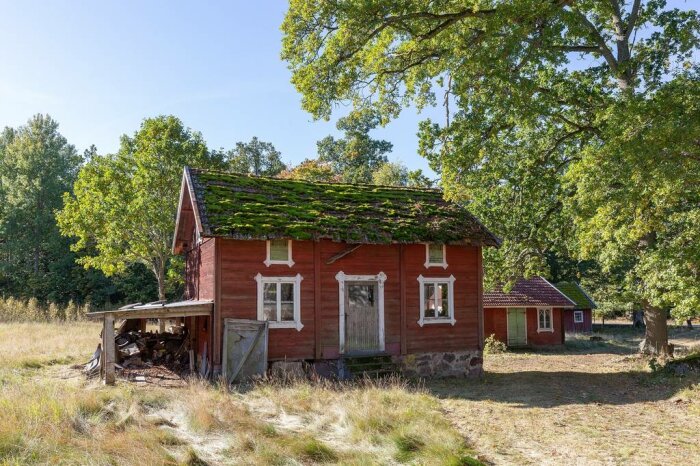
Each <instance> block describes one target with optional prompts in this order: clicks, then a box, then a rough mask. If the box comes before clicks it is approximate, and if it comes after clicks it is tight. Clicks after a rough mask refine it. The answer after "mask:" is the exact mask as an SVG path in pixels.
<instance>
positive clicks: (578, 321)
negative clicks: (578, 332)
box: [574, 311, 583, 324]
mask: <svg viewBox="0 0 700 466" xmlns="http://www.w3.org/2000/svg"><path fill="white" fill-rule="evenodd" d="M577 316H578V318H577ZM574 323H575V324H582V323H583V311H574Z"/></svg>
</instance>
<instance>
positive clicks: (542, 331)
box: [537, 328, 554, 333]
mask: <svg viewBox="0 0 700 466" xmlns="http://www.w3.org/2000/svg"><path fill="white" fill-rule="evenodd" d="M537 333H554V329H553V328H538V329H537Z"/></svg>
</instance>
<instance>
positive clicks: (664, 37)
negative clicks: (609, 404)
mask: <svg viewBox="0 0 700 466" xmlns="http://www.w3.org/2000/svg"><path fill="white" fill-rule="evenodd" d="M282 28H283V31H284V39H283V42H284V43H283V52H282V55H283V58H285V59H286V60H287V61H288V62H289V66H290V68H291V70H292V72H293V76H292V82H293V83H294V85H295V86H296V88H297V89H298V90H299V91H300V92H301V94H302V105H303V107H304V108H305V109H306V110H308V111H309V112H311V114H312V115H313V116H314V117H316V118H328V117H330V115H331V113H332V111H333V109H334V107H335V105H337V104H338V103H341V102H345V103H351V104H352V105H353V106H354V107H355V109H356V111H361V110H364V111H369V109H371V111H373V112H376V113H377V114H378V115H380V118H381V120H382V121H383V122H386V121H388V120H389V119H391V118H394V117H396V116H397V115H398V114H399V113H400V111H401V109H402V108H404V107H406V106H410V105H413V106H417V107H418V108H422V107H424V106H426V105H436V104H438V103H439V104H442V105H443V106H444V114H445V118H444V121H440V122H438V121H430V120H427V121H425V122H423V123H422V124H421V128H420V144H421V145H420V147H421V149H420V150H421V153H422V154H423V155H424V156H426V157H427V158H428V159H429V160H430V162H431V166H432V167H433V169H434V170H436V171H438V172H439V173H440V174H441V177H442V185H443V188H444V189H445V192H446V195H447V196H449V197H450V198H452V199H456V200H462V201H465V202H469V203H470V208H471V209H472V210H474V211H475V212H476V213H477V214H478V215H479V216H480V217H481V218H483V219H484V221H485V222H486V223H487V224H488V225H489V226H490V227H492V228H493V229H495V230H496V231H497V233H499V234H500V235H501V236H503V238H504V245H503V247H502V248H501V250H500V251H497V252H490V253H489V254H490V257H489V258H488V261H487V264H489V266H490V268H489V274H488V275H489V277H490V278H491V280H503V279H508V278H512V277H513V276H515V275H519V274H522V273H525V274H529V273H539V272H542V271H543V270H545V269H546V261H545V258H546V257H547V256H548V255H551V254H561V255H580V256H581V257H593V258H595V259H597V260H599V261H600V262H601V265H602V267H603V268H608V269H612V268H613V267H615V266H618V267H619V264H620V263H625V264H627V265H628V267H627V269H626V270H625V271H624V272H623V273H622V274H619V273H616V274H615V275H616V276H624V277H625V283H624V285H625V287H626V288H627V290H628V291H631V292H633V293H634V296H635V299H637V300H638V301H639V302H640V303H643V304H644V305H645V307H646V311H647V317H648V321H649V322H650V323H651V325H649V328H648V332H647V342H648V343H649V344H648V345H646V348H647V349H651V350H653V351H659V352H666V351H667V342H666V336H665V318H664V317H665V313H664V312H663V311H662V310H661V308H660V305H661V303H662V302H663V303H666V304H668V305H672V306H676V307H677V306H679V305H681V303H680V300H681V299H684V298H682V295H683V296H685V295H686V294H687V293H688V292H691V295H692V293H696V292H697V286H698V285H697V281H696V283H695V285H688V283H689V282H688V281H687V277H688V276H692V273H693V272H692V271H693V268H694V267H695V269H694V270H696V271H697V263H698V260H697V255H696V254H695V255H694V253H693V250H692V249H684V248H683V247H681V246H680V245H678V244H677V245H676V246H675V248H673V251H676V252H677V254H676V255H675V256H674V257H675V259H674V260H673V262H672V263H671V262H670V261H668V260H665V259H663V258H662V255H661V254H656V253H654V254H651V255H649V251H656V250H657V249H658V248H660V247H662V245H664V244H668V243H669V241H670V232H671V231H674V232H675V234H676V235H680V237H683V238H690V237H693V234H694V233H693V231H692V228H690V227H689V221H690V218H692V213H689V212H690V211H691V210H692V209H690V208H689V207H688V206H689V205H690V204H692V200H693V199H694V198H695V193H696V192H697V191H693V190H697V185H696V187H693V186H691V185H689V184H688V183H686V182H684V183H683V186H685V187H686V191H684V192H682V193H679V191H678V190H676V191H675V193H670V192H668V186H669V185H670V184H672V176H673V169H672V168H671V165H674V166H675V167H676V169H681V168H683V169H685V170H689V171H690V172H691V173H692V174H691V175H689V177H688V181H690V180H692V179H693V176H694V175H693V174H696V173H697V170H698V162H697V160H696V159H695V157H696V156H697V151H698V147H697V141H698V140H697V139H693V138H694V137H695V135H696V134H697V132H696V131H695V128H696V127H697V123H696V122H697V121H700V119H698V115H697V113H694V107H693V108H691V109H689V111H688V112H686V113H684V114H682V115H679V116H678V117H677V118H676V120H675V121H676V123H677V125H676V126H675V127H674V128H671V127H666V128H665V129H666V130H667V132H666V133H664V134H663V135H662V137H659V138H654V139H653V142H654V144H653V146H652V147H654V149H655V150H656V151H657V152H656V154H659V156H662V157H664V158H667V159H672V160H673V162H669V166H668V167H665V168H664V169H659V170H656V171H654V179H653V181H654V183H652V184H654V187H653V191H655V192H657V193H659V194H662V195H667V196H666V197H665V198H666V199H668V200H669V205H666V206H665V207H666V208H665V210H663V214H664V215H668V216H669V217H664V218H662V216H661V213H660V212H661V211H659V212H658V213H656V214H654V216H653V218H649V223H645V222H642V223H644V225H648V227H647V228H644V230H646V231H645V232H644V234H643V235H642V236H643V238H641V237H640V238H637V236H639V234H638V233H639V232H636V231H635V232H632V233H631V234H630V235H629V236H628V237H625V238H622V237H619V236H618V235H617V234H616V233H615V230H616V229H619V228H618V227H619V225H622V224H625V223H627V222H628V220H629V218H630V216H629V213H628V211H620V210H618V209H616V208H615V206H616V205H624V206H630V205H633V206H634V205H636V207H637V208H639V209H644V208H645V205H644V204H635V203H641V202H643V200H642V199H640V192H645V193H646V191H645V185H644V184H643V181H648V180H649V178H648V176H649V175H650V173H649V172H647V173H646V175H647V178H644V176H642V175H644V173H645V172H644V170H646V169H648V167H649V166H650V165H651V164H652V161H653V158H654V153H653V152H651V151H645V152H644V154H642V155H640V158H641V159H643V160H638V159H637V158H635V156H634V154H633V152H634V148H633V146H631V145H629V144H626V142H630V141H639V140H641V139H639V138H637V136H636V135H635V134H634V129H635V125H636V124H638V123H639V124H645V123H648V121H647V120H645V119H644V118H643V111H644V107H645V105H653V106H655V108H657V109H660V108H661V107H659V104H658V99H656V96H657V95H663V96H665V97H664V99H675V101H677V102H684V101H686V99H684V98H683V94H684V93H685V92H686V89H687V86H684V85H683V83H686V84H688V83H694V82H696V80H697V72H696V70H695V67H696V64H695V62H694V56H693V54H694V53H696V52H697V50H698V43H699V39H698V36H699V31H700V20H699V19H698V14H697V12H695V11H692V10H690V11H682V10H680V9H675V8H669V7H667V5H666V2H665V1H663V0H649V1H642V0H633V1H624V0H579V1H574V0H491V1H487V0H459V1H457V0H443V1H435V2H425V1H422V0H397V1H391V2H388V1H363V2H358V1H342V0H292V1H291V2H290V8H289V11H288V13H287V16H286V18H285V21H284V23H283V26H282ZM660 93H663V94H660ZM669 94H672V95H669ZM650 124H652V125H654V126H657V127H658V126H659V125H660V123H659V122H658V121H657V122H655V123H650ZM693 125H695V126H693ZM689 126H692V128H688V127H689ZM648 139H649V140H651V138H648ZM678 140H680V141H682V143H679V144H676V143H674V141H678ZM606 154H609V156H607V155H606ZM613 154H616V155H615V156H613ZM661 154H663V155H661ZM601 158H602V160H605V161H607V162H608V164H607V165H606V173H605V174H606V175H611V174H615V173H627V174H629V176H627V177H625V178H623V177H619V179H617V180H616V181H613V180H609V179H605V180H601V181H602V182H601V183H596V182H595V181H596V179H598V177H597V173H598V172H599V170H600V167H599V166H597V165H596V162H597V161H600V160H601ZM634 175H638V176H634ZM664 177H665V178H664ZM586 180H588V182H587V181H586ZM619 184H622V185H623V186H624V188H621V190H620V191H619V192H617V194H619V198H617V199H609V196H608V194H609V193H610V192H611V187H613V188H615V187H616V186H618V185H619ZM624 196H626V197H624ZM645 199H655V197H654V196H652V195H650V194H648V193H647V194H646V197H645ZM572 209H578V210H577V211H575V210H572ZM598 209H607V210H606V211H607V213H608V215H609V216H611V220H612V222H610V223H609V224H601V222H600V221H597V222H596V223H595V227H593V226H591V225H593V224H591V223H590V222H591V221H592V220H591V219H592V218H593V217H594V216H593V214H592V212H594V211H595V212H597V211H598ZM628 210H629V209H628ZM677 210H680V211H682V212H684V213H683V215H682V220H676V219H675V217H674V214H675V213H676V211H677ZM584 212H588V214H585V213H584ZM582 213H583V214H582ZM650 217H651V216H650ZM574 219H575V220H576V225H577V226H578V228H574V221H573V220H574ZM671 224H673V225H671ZM592 228H598V229H602V230H603V231H608V233H605V234H604V235H603V237H604V238H606V241H607V243H606V246H607V247H600V246H602V245H601V244H600V243H597V244H598V246H595V245H593V246H591V245H587V244H586V242H587V241H588V240H589V238H590V234H589V232H590V231H591V229H592ZM667 232H668V233H667ZM637 239H639V241H636V240H637ZM589 246H590V247H589ZM678 251H680V252H678ZM613 256H617V257H618V258H622V256H625V260H624V261H623V260H616V257H613ZM652 259H653V260H652ZM651 264H655V266H656V267H663V270H665V271H668V273H664V276H663V280H661V279H660V278H659V272H654V271H652V269H653V268H654V267H652V266H651ZM693 264H695V266H694V265H693ZM672 270H673V271H674V272H673V273H671V271H672ZM662 282H663V283H664V284H665V285H664V286H657V285H656V284H658V283H662ZM680 282H683V283H684V284H683V285H681V284H680ZM690 288H692V290H691V289H690ZM673 290H676V291H673ZM679 290H682V291H679ZM686 304H687V303H686ZM683 306H685V305H683ZM657 330H658V331H657Z"/></svg>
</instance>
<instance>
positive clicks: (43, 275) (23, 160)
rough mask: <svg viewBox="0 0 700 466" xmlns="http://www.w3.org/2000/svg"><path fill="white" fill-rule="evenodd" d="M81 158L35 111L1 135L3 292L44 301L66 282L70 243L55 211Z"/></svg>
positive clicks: (50, 122)
mask: <svg viewBox="0 0 700 466" xmlns="http://www.w3.org/2000/svg"><path fill="white" fill-rule="evenodd" d="M80 162H81V158H80V157H79V156H78V155H77V153H76V151H75V148H74V147H73V146H72V145H70V144H68V142H67V141H66V139H65V138H64V137H63V136H62V135H61V134H60V133H59V131H58V123H57V122H56V121H54V120H53V119H51V117H49V116H44V115H35V116H34V117H32V118H31V119H30V120H29V121H28V122H27V124H26V125H25V126H21V127H19V128H17V129H12V128H5V130H4V131H3V132H2V134H0V255H1V256H2V259H3V260H2V261H0V283H2V284H3V289H4V290H5V291H10V292H15V293H17V294H19V295H23V296H36V297H38V298H40V299H46V298H47V297H51V296H50V295H51V294H52V293H54V291H55V290H56V289H57V288H59V287H61V286H64V277H65V275H66V274H69V273H70V270H71V267H72V263H71V262H70V261H64V260H63V258H64V257H63V254H64V253H65V251H66V250H67V242H66V240H64V239H63V238H61V236H60V234H59V231H58V228H57V227H56V222H55V219H54V211H55V209H57V208H59V207H60V206H61V196H62V195H63V193H64V192H66V191H68V190H70V187H71V183H72V181H73V179H74V178H75V175H76V172H77V170H78V166H79V164H80ZM68 294H70V291H69V292H68ZM53 297H55V296H53Z"/></svg>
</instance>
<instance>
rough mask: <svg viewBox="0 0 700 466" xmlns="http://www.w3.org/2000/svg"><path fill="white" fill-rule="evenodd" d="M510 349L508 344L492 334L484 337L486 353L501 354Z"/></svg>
mask: <svg viewBox="0 0 700 466" xmlns="http://www.w3.org/2000/svg"><path fill="white" fill-rule="evenodd" d="M506 351H508V346H506V344H505V343H503V342H502V341H501V340H499V339H498V338H496V335H495V334H493V333H492V334H491V335H489V336H488V337H486V339H484V354H500V353H505V352H506Z"/></svg>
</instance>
